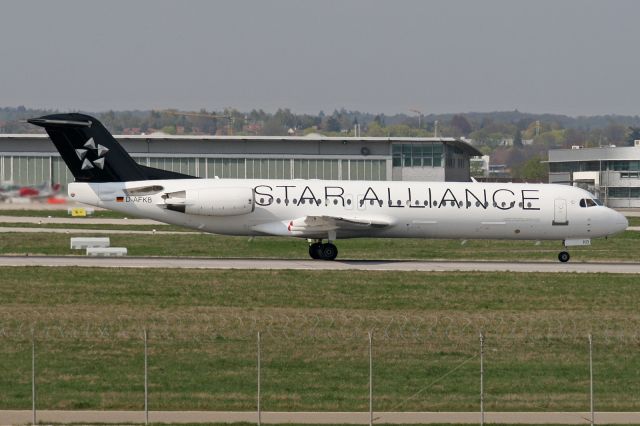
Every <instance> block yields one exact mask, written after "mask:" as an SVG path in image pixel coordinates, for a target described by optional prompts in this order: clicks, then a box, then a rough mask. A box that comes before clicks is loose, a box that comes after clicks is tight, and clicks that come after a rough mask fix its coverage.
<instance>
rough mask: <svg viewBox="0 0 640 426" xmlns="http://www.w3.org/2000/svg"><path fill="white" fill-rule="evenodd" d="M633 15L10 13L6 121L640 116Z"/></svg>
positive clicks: (578, 1) (287, 0) (98, 9)
mask: <svg viewBox="0 0 640 426" xmlns="http://www.w3.org/2000/svg"><path fill="white" fill-rule="evenodd" d="M638 16H640V2H639V1H634V0H607V1H593V0H536V1H531V0H527V1H525V0H522V1H520V0H483V1H475V0H468V1H462V0H434V1H426V0H420V1H418V0H416V1H409V0H388V1H381V0H322V1H321V0H315V1H310V0H229V1H196V0H181V1H177V0H176V1H167V0H136V1H132V0H109V1H89V0H60V1H53V0H52V1H31V0H4V1H2V2H1V3H0V106H18V105H24V106H26V107H30V108H51V109H58V110H61V111H72V110H83V111H91V112H99V111H105V110H109V109H114V110H127V109H154V108H178V109H181V110H199V109H201V108H206V109H207V110H221V109H223V108H225V107H233V108H236V109H239V110H241V111H249V110H251V109H254V108H255V109H260V108H261V109H264V110H265V111H270V112H273V111H275V110H277V109H278V108H290V109H291V110H292V111H294V112H298V113H313V114H315V113H318V112H319V111H321V110H322V111H324V112H325V113H330V112H331V111H333V110H334V109H339V108H345V109H348V110H359V111H362V112H370V113H385V114H394V113H407V114H410V113H411V112H410V110H411V109H416V110H420V111H422V112H423V113H424V114H430V113H453V112H471V111H476V112H488V111H509V110H515V109H517V110H519V111H522V112H533V113H559V114H567V115H572V116H577V115H599V114H625V115H636V114H639V113H640V112H639V109H640V107H639V106H640V84H638V83H639V82H640V78H639V77H640V54H639V53H638V40H640V25H639V24H638V21H637V17H638Z"/></svg>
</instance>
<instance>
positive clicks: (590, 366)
mask: <svg viewBox="0 0 640 426" xmlns="http://www.w3.org/2000/svg"><path fill="white" fill-rule="evenodd" d="M589 401H590V403H589V406H590V409H591V424H592V425H593V424H594V423H595V419H594V413H593V339H592V338H591V334H589Z"/></svg>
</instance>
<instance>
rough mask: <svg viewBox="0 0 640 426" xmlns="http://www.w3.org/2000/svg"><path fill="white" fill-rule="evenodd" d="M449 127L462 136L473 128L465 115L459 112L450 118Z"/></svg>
mask: <svg viewBox="0 0 640 426" xmlns="http://www.w3.org/2000/svg"><path fill="white" fill-rule="evenodd" d="M451 127H453V128H454V130H457V132H455V133H457V134H458V135H464V136H467V135H468V134H469V133H471V131H472V130H473V128H472V127H471V123H469V120H467V117H465V116H464V115H459V114H456V115H454V116H453V118H452V119H451Z"/></svg>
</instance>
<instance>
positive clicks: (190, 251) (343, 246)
mask: <svg viewBox="0 0 640 426" xmlns="http://www.w3.org/2000/svg"><path fill="white" fill-rule="evenodd" d="M145 229H146V228H145ZM164 229H166V228H162V230H164ZM92 235H93V234H92ZM95 235H96V236H100V235H101V234H100V233H99V232H96V233H95ZM73 236H74V235H73V233H70V234H54V233H46V232H43V233H4V234H2V236H1V237H0V254H3V255H13V254H30V255H38V254H45V255H71V254H82V252H79V251H72V250H70V249H69V238H70V237H73ZM75 236H78V235H75ZM85 236H86V234H85ZM110 237H111V245H112V246H124V247H127V248H128V251H129V255H131V256H205V257H248V258H286V259H308V258H309V256H308V252H307V243H306V241H304V240H300V239H291V238H275V237H256V238H253V239H250V238H247V237H225V236H219V235H211V234H198V235H194V234H185V235H151V234H150V235H134V234H131V235H126V234H125V235H122V234H120V235H118V234H113V235H110ZM639 243H640V233H639V232H632V231H628V232H625V233H622V234H620V235H617V236H614V237H612V238H609V239H606V240H605V239H597V240H593V242H592V245H591V246H588V247H572V248H571V249H570V250H569V251H570V253H571V255H572V262H581V261H638V259H639V256H638V252H637V250H636V249H635V247H638V246H639ZM337 245H338V249H339V251H340V254H339V259H422V260H430V259H453V260H480V259H483V260H507V261H532V260H545V261H550V262H556V261H557V254H558V252H559V251H560V250H562V245H561V243H560V242H559V241H552V242H541V243H540V244H539V245H536V244H535V243H534V242H533V241H495V240H470V241H467V242H465V243H464V244H463V243H462V242H461V241H460V240H426V239H372V238H363V239H353V240H338V242H337Z"/></svg>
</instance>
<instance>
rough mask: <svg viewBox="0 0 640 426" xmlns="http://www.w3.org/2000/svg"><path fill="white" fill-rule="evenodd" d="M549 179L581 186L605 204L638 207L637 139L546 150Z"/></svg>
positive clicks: (639, 145) (639, 148)
mask: <svg viewBox="0 0 640 426" xmlns="http://www.w3.org/2000/svg"><path fill="white" fill-rule="evenodd" d="M549 182H550V183H561V184H566V185H573V186H579V187H581V188H584V189H586V190H587V191H590V192H592V193H593V194H594V195H596V196H597V197H598V198H600V199H601V200H602V201H603V202H604V203H605V204H606V205H607V206H609V207H613V208H629V207H636V208H637V207H640V141H638V140H637V141H635V146H629V147H616V146H606V147H599V148H580V147H573V149H554V150H550V151H549Z"/></svg>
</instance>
